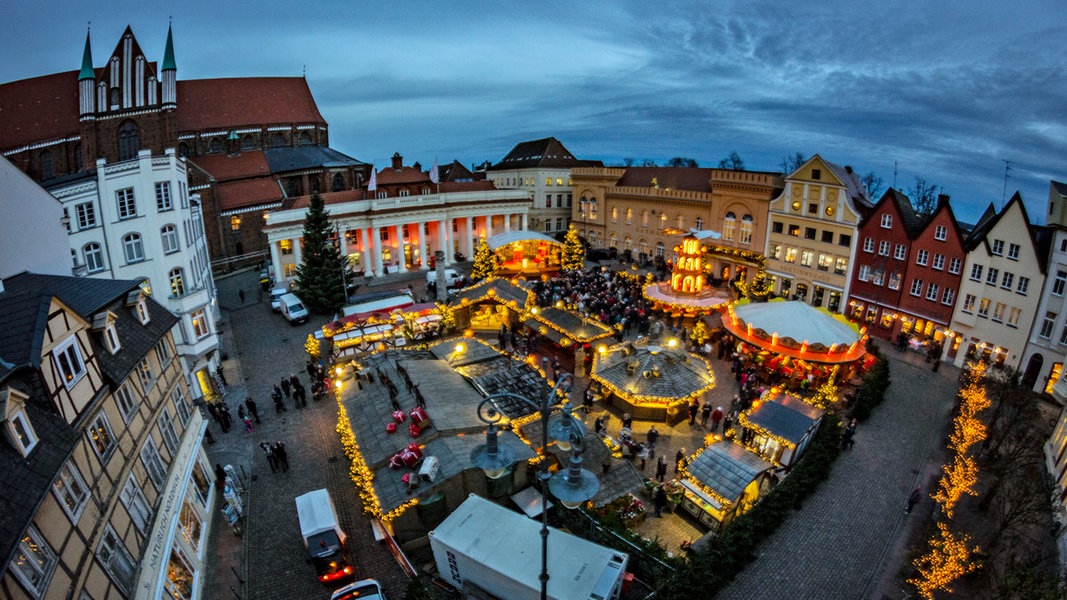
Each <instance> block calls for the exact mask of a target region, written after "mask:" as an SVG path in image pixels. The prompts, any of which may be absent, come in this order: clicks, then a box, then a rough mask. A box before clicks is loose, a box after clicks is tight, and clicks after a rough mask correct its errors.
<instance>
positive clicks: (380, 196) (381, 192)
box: [378, 190, 389, 200]
mask: <svg viewBox="0 0 1067 600" xmlns="http://www.w3.org/2000/svg"><path fill="white" fill-rule="evenodd" d="M388 197H389V192H387V191H385V190H378V199H379V200H382V199H385V198H388Z"/></svg>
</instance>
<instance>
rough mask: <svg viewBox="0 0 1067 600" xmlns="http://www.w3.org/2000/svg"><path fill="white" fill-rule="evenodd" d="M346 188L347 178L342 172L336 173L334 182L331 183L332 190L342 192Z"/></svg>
mask: <svg viewBox="0 0 1067 600" xmlns="http://www.w3.org/2000/svg"><path fill="white" fill-rule="evenodd" d="M343 189H345V178H344V177H342V176H341V174H340V173H335V174H334V176H333V183H332V184H331V185H330V191H331V192H340V191H341V190H343Z"/></svg>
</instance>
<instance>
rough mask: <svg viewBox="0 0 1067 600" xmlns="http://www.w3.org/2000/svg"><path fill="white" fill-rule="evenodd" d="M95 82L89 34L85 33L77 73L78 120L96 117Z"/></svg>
mask: <svg viewBox="0 0 1067 600" xmlns="http://www.w3.org/2000/svg"><path fill="white" fill-rule="evenodd" d="M95 82H96V71H94V70H93V51H92V48H91V47H90V46H89V32H86V33H85V51H84V52H83V53H82V69H81V72H80V73H78V118H79V120H82V121H85V120H92V119H95V118H96V116H95V115H94V113H95V112H96V108H95V107H94V103H93V87H94V84H95Z"/></svg>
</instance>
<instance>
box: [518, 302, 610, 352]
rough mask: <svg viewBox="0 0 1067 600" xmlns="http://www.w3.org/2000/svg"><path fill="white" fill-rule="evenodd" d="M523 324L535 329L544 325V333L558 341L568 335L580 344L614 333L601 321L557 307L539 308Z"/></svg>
mask: <svg viewBox="0 0 1067 600" xmlns="http://www.w3.org/2000/svg"><path fill="white" fill-rule="evenodd" d="M523 325H526V326H527V327H529V328H530V329H535V330H540V326H541V325H544V326H545V331H544V333H542V335H545V336H548V337H549V338H550V339H551V340H552V341H553V342H556V343H559V341H560V340H561V339H562V338H563V337H564V336H566V337H568V338H570V339H571V340H573V341H575V342H578V343H579V344H586V343H589V342H592V341H595V340H599V339H603V338H606V337H609V336H610V335H612V334H613V333H614V331H613V330H612V329H611V328H610V327H608V326H607V325H604V324H603V323H601V322H599V321H593V320H591V319H584V318H582V317H581V316H580V315H577V314H575V313H573V312H571V311H569V310H564V309H562V308H555V307H548V308H541V309H538V311H537V313H536V314H531V316H530V318H529V319H526V320H525V321H524V322H523Z"/></svg>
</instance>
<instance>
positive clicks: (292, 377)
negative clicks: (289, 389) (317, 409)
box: [289, 373, 301, 389]
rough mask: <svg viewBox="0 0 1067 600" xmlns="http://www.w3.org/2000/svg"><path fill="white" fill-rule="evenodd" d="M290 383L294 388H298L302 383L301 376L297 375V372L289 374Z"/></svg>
mask: <svg viewBox="0 0 1067 600" xmlns="http://www.w3.org/2000/svg"><path fill="white" fill-rule="evenodd" d="M289 385H291V386H293V389H296V387H297V386H298V385H301V383H300V378H299V377H297V376H296V373H290V374H289Z"/></svg>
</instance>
